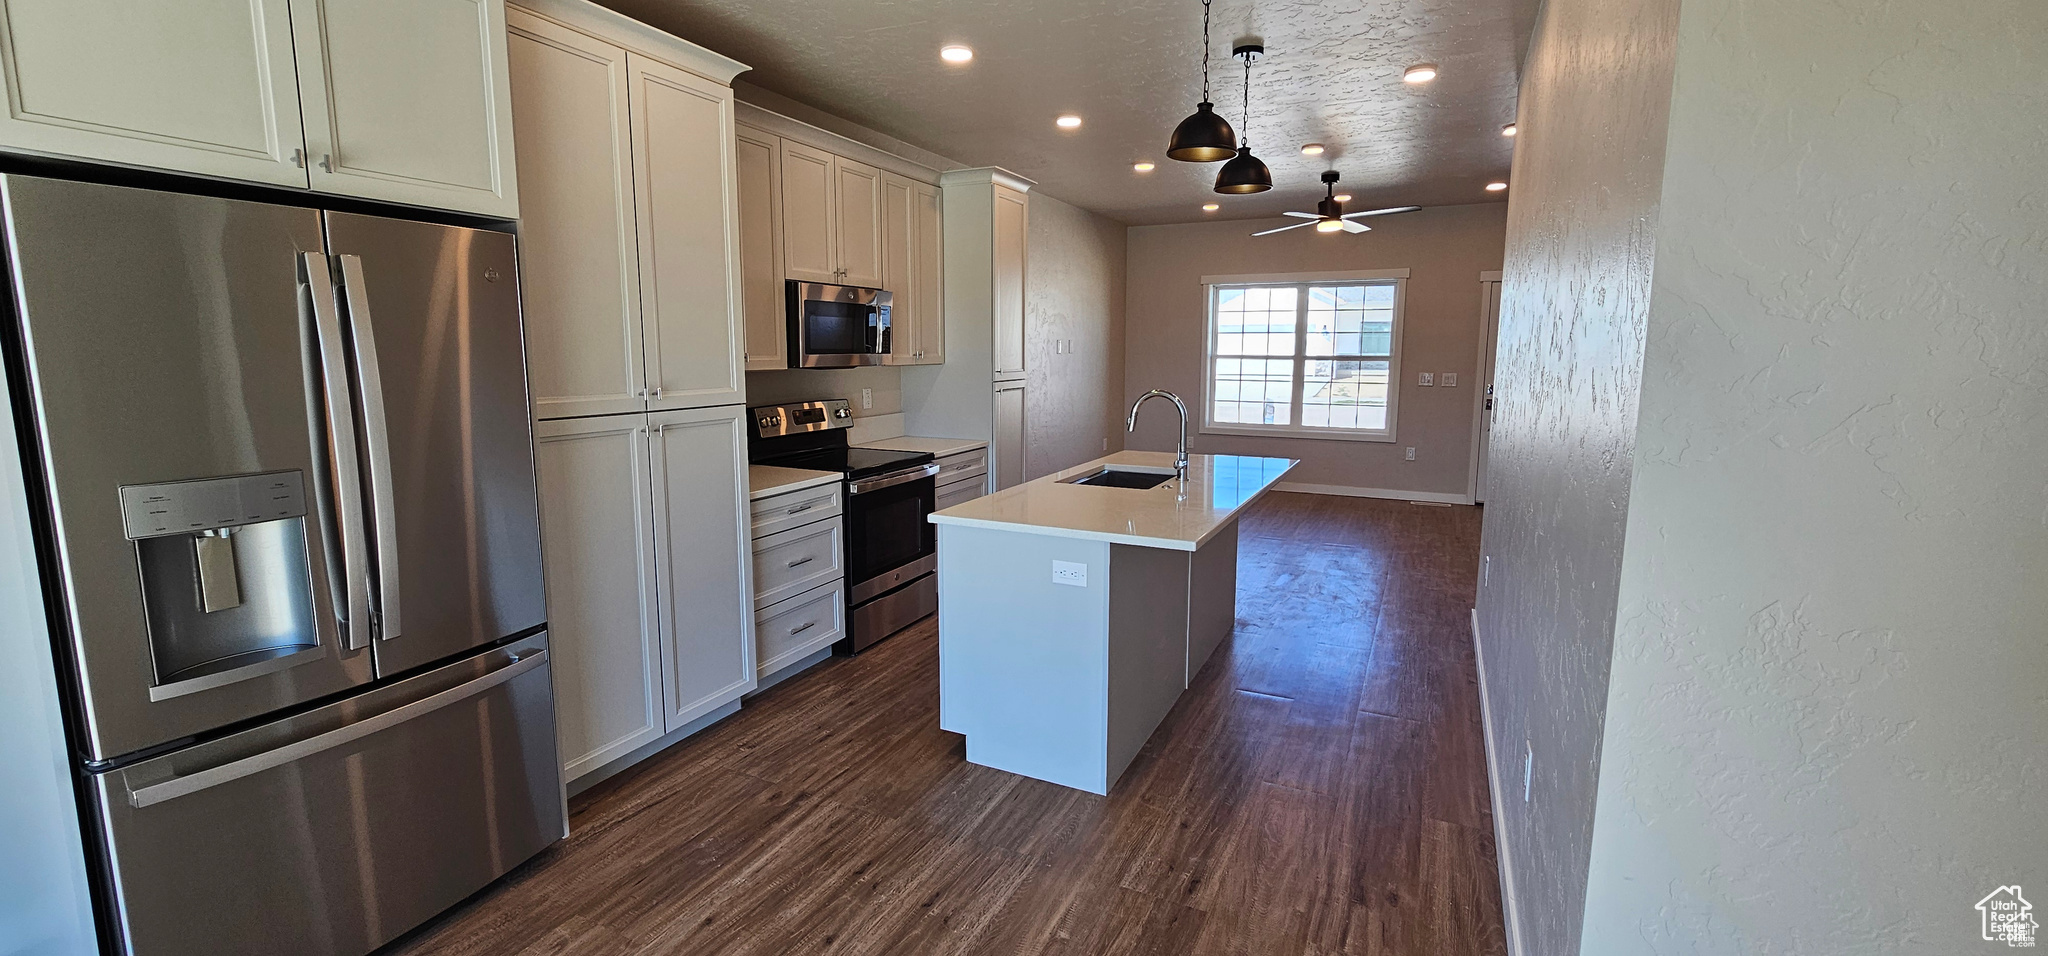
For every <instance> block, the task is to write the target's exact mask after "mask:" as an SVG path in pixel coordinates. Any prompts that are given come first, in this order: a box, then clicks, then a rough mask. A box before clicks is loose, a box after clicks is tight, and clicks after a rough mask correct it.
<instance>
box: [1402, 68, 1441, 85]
mask: <svg viewBox="0 0 2048 956" xmlns="http://www.w3.org/2000/svg"><path fill="white" fill-rule="evenodd" d="M1401 79H1403V80H1406V81H1408V82H1410V83H1427V82H1429V81H1431V80H1434V79H1436V64H1434V63H1417V64H1415V65H1414V66H1411V67H1409V68H1408V69H1407V70H1405V71H1403V72H1402V73H1401Z"/></svg>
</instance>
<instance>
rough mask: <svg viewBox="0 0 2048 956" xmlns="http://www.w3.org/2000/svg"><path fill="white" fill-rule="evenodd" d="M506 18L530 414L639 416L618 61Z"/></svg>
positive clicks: (628, 175)
mask: <svg viewBox="0 0 2048 956" xmlns="http://www.w3.org/2000/svg"><path fill="white" fill-rule="evenodd" d="M509 16H510V20H511V31H510V35H509V40H508V45H509V47H510V49H509V50H508V54H509V56H510V60H511V73H512V115H513V118H514V120H515V121H516V122H517V123H518V126H519V129H520V130H521V135H520V137H519V176H520V179H521V183H520V189H519V193H520V196H521V197H522V199H521V202H522V204H523V205H524V207H525V214H526V215H525V219H524V220H523V221H522V222H521V223H520V226H519V260H520V262H519V266H520V273H521V275H520V279H521V282H520V286H521V289H520V291H521V297H522V302H521V305H522V307H523V311H524V312H525V315H526V348H527V359H526V368H527V379H528V383H529V387H530V388H531V389H532V391H533V403H534V413H535V415H537V416H538V417H541V418H567V417H571V416H576V415H603V414H609V413H614V412H631V411H639V410H640V409H641V408H642V407H643V404H642V399H641V394H642V391H643V389H645V388H646V375H645V373H644V359H643V354H642V345H641V335H640V261H639V260H640V253H639V235H638V230H637V226H636V222H635V217H634V212H633V204H634V196H633V149H632V133H631V126H632V120H631V116H630V114H629V111H628V109H627V105H626V101H627V94H626V87H627V79H626V78H627V69H626V52H625V51H624V50H621V49H619V48H618V47H615V46H612V45H611V44H608V43H603V42H600V41H598V40H594V39H592V38H590V37H588V36H585V35H583V34H581V33H578V32H576V31H574V30H571V29H568V28H567V27H564V26H562V25H560V24H558V23H555V22H554V21H552V20H545V19H542V18H540V17H536V16H531V15H529V14H526V13H524V12H522V11H519V10H517V9H515V10H513V11H511V12H510V14H509Z"/></svg>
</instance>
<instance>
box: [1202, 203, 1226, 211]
mask: <svg viewBox="0 0 2048 956" xmlns="http://www.w3.org/2000/svg"><path fill="white" fill-rule="evenodd" d="M1222 208H1223V207H1222V206H1219V205H1216V204H1215V203H1213V202H1205V203H1203V204H1202V211H1203V212H1215V211H1216V210H1218V209H1222Z"/></svg>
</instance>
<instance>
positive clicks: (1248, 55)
mask: <svg viewBox="0 0 2048 956" xmlns="http://www.w3.org/2000/svg"><path fill="white" fill-rule="evenodd" d="M1257 55H1258V54H1256V53H1253V52H1251V51H1249V50H1247V51H1245V54H1244V139H1243V141H1242V142H1243V143H1244V148H1245V149H1247V150H1249V149H1251V148H1252V57H1254V56H1257Z"/></svg>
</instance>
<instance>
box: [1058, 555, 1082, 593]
mask: <svg viewBox="0 0 2048 956" xmlns="http://www.w3.org/2000/svg"><path fill="white" fill-rule="evenodd" d="M1052 583H1054V584H1064V585H1066V586H1068V587H1070V588H1085V587H1087V586H1088V566H1087V565H1085V564H1082V563H1081V562H1079V561H1054V562H1053V563H1052Z"/></svg>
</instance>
